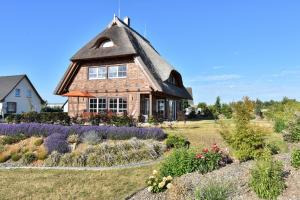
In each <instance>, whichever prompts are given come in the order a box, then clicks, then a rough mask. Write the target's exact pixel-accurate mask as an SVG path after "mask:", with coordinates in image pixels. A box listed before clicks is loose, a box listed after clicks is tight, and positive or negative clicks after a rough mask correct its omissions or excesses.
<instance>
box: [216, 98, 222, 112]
mask: <svg viewBox="0 0 300 200" xmlns="http://www.w3.org/2000/svg"><path fill="white" fill-rule="evenodd" d="M221 108H222V106H221V98H220V96H217V99H216V103H215V111H216V115H217V116H218V115H219V114H221Z"/></svg>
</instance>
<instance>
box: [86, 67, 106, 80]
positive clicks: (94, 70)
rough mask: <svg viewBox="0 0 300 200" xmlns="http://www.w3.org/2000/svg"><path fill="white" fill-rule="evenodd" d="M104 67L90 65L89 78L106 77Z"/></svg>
mask: <svg viewBox="0 0 300 200" xmlns="http://www.w3.org/2000/svg"><path fill="white" fill-rule="evenodd" d="M106 74H107V71H106V67H90V68H89V79H90V80H91V79H106Z"/></svg>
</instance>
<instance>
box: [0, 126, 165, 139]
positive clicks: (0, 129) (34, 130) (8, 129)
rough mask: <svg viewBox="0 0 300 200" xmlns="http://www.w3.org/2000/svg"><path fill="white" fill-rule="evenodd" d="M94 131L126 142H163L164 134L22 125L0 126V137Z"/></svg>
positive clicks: (152, 130)
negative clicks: (145, 140) (138, 140)
mask: <svg viewBox="0 0 300 200" xmlns="http://www.w3.org/2000/svg"><path fill="white" fill-rule="evenodd" d="M89 131H95V132H97V133H98V135H99V136H100V137H101V138H102V139H112V140H126V139H130V138H133V137H136V138H138V139H156V140H163V139H164V138H165V137H166V134H165V133H164V132H163V130H162V129H160V128H137V127H115V126H81V125H72V126H63V125H54V124H40V123H23V124H0V135H16V134H24V135H25V136H27V137H31V136H43V137H47V136H49V135H51V134H53V133H59V134H62V135H65V136H67V135H71V134H77V135H79V136H81V135H82V134H83V133H85V132H89Z"/></svg>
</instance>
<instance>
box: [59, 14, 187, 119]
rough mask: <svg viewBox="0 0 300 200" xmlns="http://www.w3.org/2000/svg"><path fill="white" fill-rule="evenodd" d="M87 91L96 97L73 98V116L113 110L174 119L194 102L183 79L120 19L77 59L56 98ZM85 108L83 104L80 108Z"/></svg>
mask: <svg viewBox="0 0 300 200" xmlns="http://www.w3.org/2000/svg"><path fill="white" fill-rule="evenodd" d="M70 91H84V92H86V93H89V94H91V95H93V96H94V97H93V98H91V97H90V98H79V101H78V99H77V98H75V97H69V114H70V115H71V116H74V115H75V113H76V111H75V110H76V108H78V109H79V113H82V112H101V111H106V110H111V111H113V112H118V113H121V112H124V111H126V112H127V113H128V114H130V115H133V116H135V117H138V116H139V115H144V116H148V115H159V116H160V117H163V118H166V119H171V120H174V119H176V118H177V114H178V112H181V110H182V100H185V99H192V97H191V95H190V94H189V93H188V92H187V90H186V89H185V87H184V85H183V83H182V78H181V75H180V73H179V72H178V71H176V70H175V69H174V68H173V67H172V66H171V65H170V64H169V63H168V62H167V61H166V60H164V59H163V58H162V57H161V56H160V54H159V53H158V52H157V51H156V50H155V49H154V48H153V47H152V46H151V44H150V42H149V41H148V40H147V39H146V38H144V37H143V36H141V35H140V34H139V33H137V32H136V31H135V30H133V29H132V28H131V27H130V20H129V18H127V17H126V18H125V19H124V21H122V20H120V19H119V18H118V17H114V18H113V20H112V22H111V23H110V24H109V25H108V27H107V28H106V29H105V30H104V31H103V32H102V33H100V34H99V35H97V36H96V37H95V38H94V39H92V40H91V41H90V42H89V43H87V44H86V45H85V46H84V47H83V48H81V49H80V50H79V51H78V52H77V53H76V54H75V55H74V56H73V57H72V58H71V64H70V66H69V68H68V69H67V71H66V73H65V74H64V76H63V78H62V79H61V81H60V83H59V84H58V86H57V88H56V90H55V94H57V95H63V94H65V93H67V92H70ZM78 103H79V105H78Z"/></svg>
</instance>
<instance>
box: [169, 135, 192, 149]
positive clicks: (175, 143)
mask: <svg viewBox="0 0 300 200" xmlns="http://www.w3.org/2000/svg"><path fill="white" fill-rule="evenodd" d="M188 143H189V142H188V141H187V140H186V139H185V138H184V137H183V136H177V135H168V138H167V140H166V145H167V148H174V147H175V148H181V147H188Z"/></svg>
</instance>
